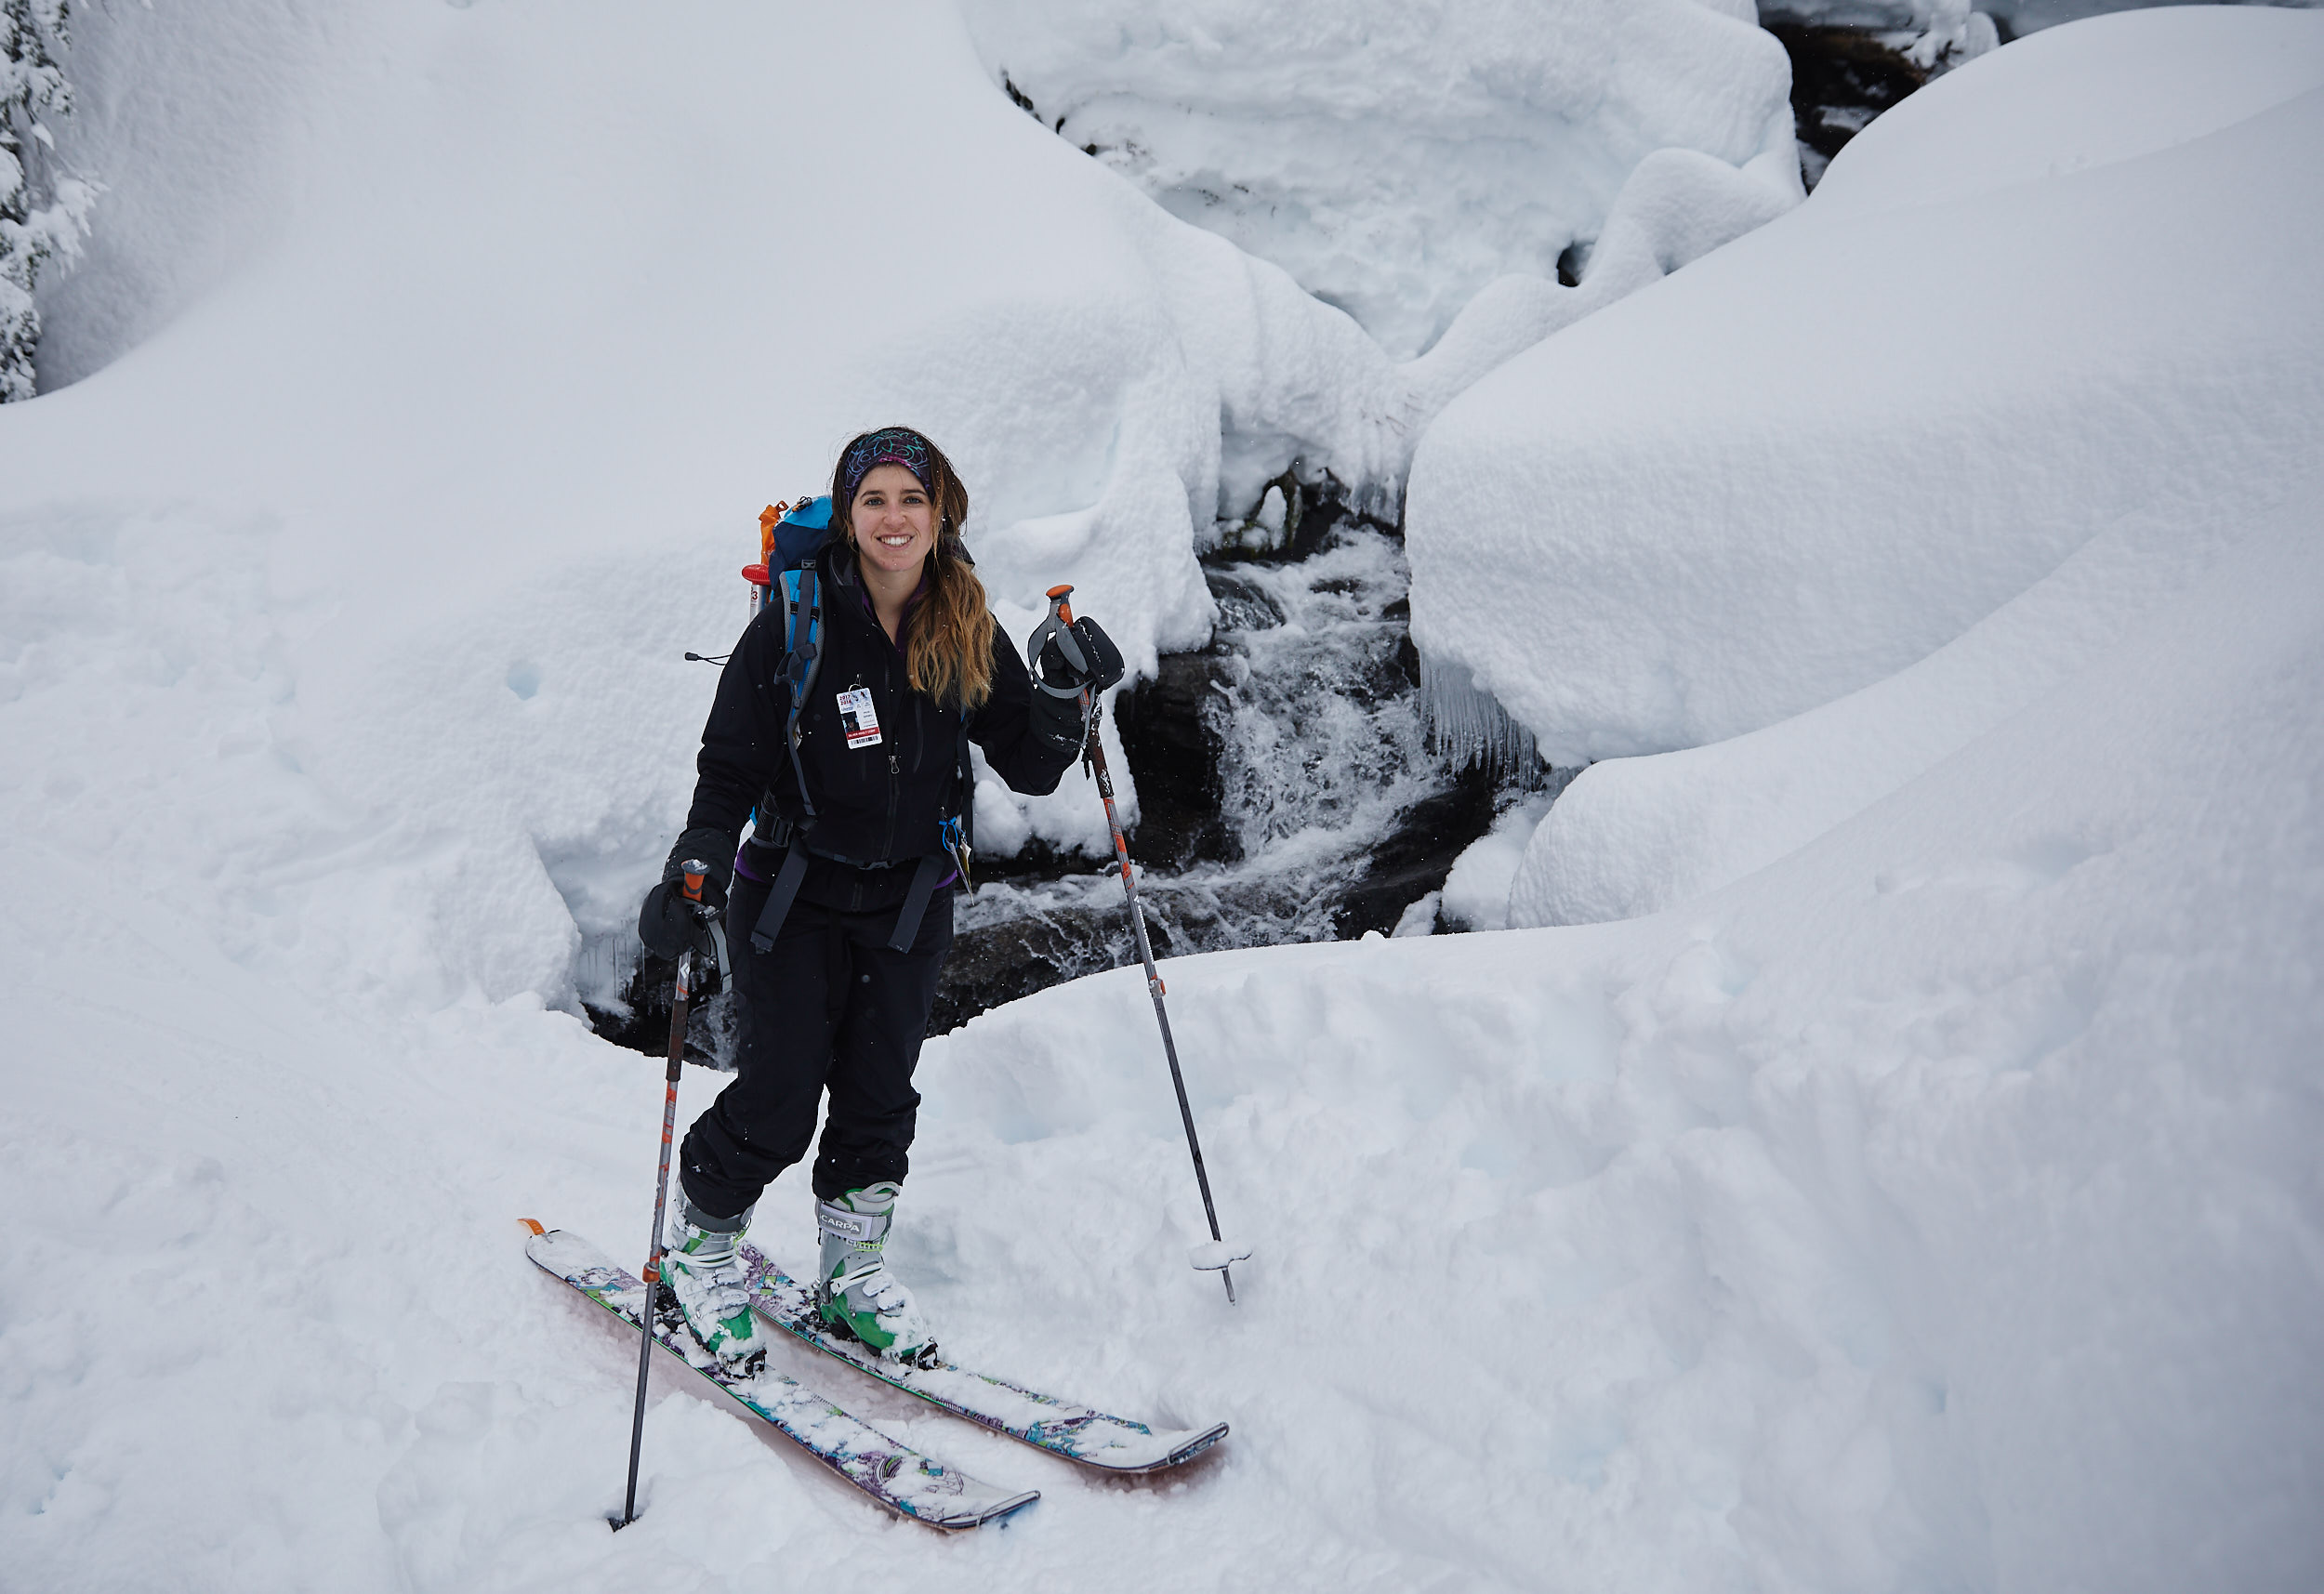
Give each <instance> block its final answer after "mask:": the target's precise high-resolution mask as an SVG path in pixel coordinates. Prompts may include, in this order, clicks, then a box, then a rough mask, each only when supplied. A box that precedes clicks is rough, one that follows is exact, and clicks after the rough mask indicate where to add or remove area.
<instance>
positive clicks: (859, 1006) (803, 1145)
mask: <svg viewBox="0 0 2324 1594" xmlns="http://www.w3.org/2000/svg"><path fill="white" fill-rule="evenodd" d="M734 887H735V889H734V893H733V897H732V899H731V900H730V901H729V902H728V905H727V918H726V922H727V941H726V944H727V951H728V954H729V956H730V957H731V959H732V962H733V968H732V970H731V974H732V981H733V993H734V1002H735V1009H736V1014H737V1017H738V1019H739V1021H740V1022H739V1026H738V1027H739V1030H740V1035H739V1044H738V1046H737V1047H736V1050H735V1059H734V1061H735V1073H734V1079H733V1083H732V1084H730V1085H728V1086H727V1087H726V1088H725V1089H724V1090H722V1091H720V1093H719V1098H718V1100H716V1101H713V1102H712V1103H711V1104H710V1107H709V1110H708V1111H707V1112H706V1113H703V1114H702V1116H701V1117H699V1118H696V1119H695V1120H694V1122H693V1127H692V1128H690V1129H688V1130H687V1131H686V1139H685V1142H684V1144H683V1145H682V1146H681V1148H680V1153H679V1161H680V1172H679V1180H680V1184H681V1185H682V1186H683V1187H684V1189H685V1192H686V1197H687V1199H688V1200H690V1201H692V1202H693V1204H694V1205H695V1206H697V1207H698V1208H700V1209H701V1210H702V1211H704V1212H706V1213H707V1214H709V1215H710V1216H712V1217H714V1218H732V1217H734V1216H736V1215H737V1214H739V1213H741V1212H743V1211H745V1210H746V1209H747V1208H748V1207H749V1206H750V1205H751V1204H752V1203H754V1202H756V1201H757V1200H758V1199H759V1192H760V1191H762V1190H764V1189H765V1188H766V1187H767V1185H768V1183H769V1182H770V1181H771V1180H772V1179H773V1178H774V1177H775V1175H777V1174H779V1173H781V1172H782V1171H783V1170H784V1169H785V1168H786V1167H789V1166H791V1165H792V1164H793V1163H795V1162H797V1161H799V1158H801V1157H803V1156H805V1155H806V1154H807V1146H808V1142H809V1141H810V1140H812V1139H813V1138H814V1133H815V1109H816V1107H817V1105H818V1104H819V1102H820V1100H821V1098H822V1097H823V1095H824V1093H825V1091H826V1090H827V1091H829V1093H830V1096H831V1105H830V1111H829V1113H828V1115H827V1116H826V1117H825V1122H824V1126H823V1145H822V1148H821V1150H820V1151H819V1152H818V1153H817V1154H816V1157H815V1172H814V1189H815V1195H816V1198H817V1199H818V1200H823V1201H833V1200H837V1199H838V1197H839V1196H841V1195H843V1194H845V1193H846V1192H848V1191H851V1190H860V1189H862V1188H863V1187H864V1186H865V1185H867V1184H877V1183H878V1182H879V1181H880V1180H882V1179H903V1178H904V1176H905V1172H906V1171H907V1169H908V1167H909V1161H908V1157H907V1153H909V1151H910V1150H911V1145H912V1130H913V1126H914V1124H915V1122H916V1120H917V1116H918V1110H919V1104H920V1098H919V1092H918V1091H916V1090H914V1089H913V1088H912V1070H913V1068H914V1067H915V1066H916V1065H917V1064H918V1062H919V1058H920V1037H921V1036H922V1035H924V1034H927V1031H928V1013H929V1009H930V1008H931V1007H933V1006H934V1005H935V1001H936V973H937V970H938V969H939V968H942V967H943V964H944V954H945V953H946V952H948V951H950V950H951V947H952V893H951V892H950V891H947V890H939V891H938V892H937V893H936V894H935V895H934V897H933V898H931V900H930V902H929V904H928V911H927V913H926V914H925V915H924V916H922V917H921V919H920V928H919V933H918V935H917V936H916V937H914V939H913V942H912V950H911V951H909V952H891V951H890V950H889V949H888V938H889V937H890V936H891V934H893V933H894V930H895V924H896V910H895V909H894V908H893V907H892V906H891V907H887V908H882V909H878V910H876V911H873V912H870V913H846V912H842V911H840V910H839V909H837V908H832V907H826V906H824V905H821V904H819V903H816V902H809V901H807V900H806V899H805V898H804V897H802V898H800V899H799V901H796V902H793V903H792V904H791V910H790V912H789V914H787V915H786V916H785V918H784V921H783V929H782V932H781V933H780V934H779V935H777V936H776V937H775V942H774V945H773V947H772V949H771V950H769V951H768V952H766V953H764V954H761V953H759V952H756V951H754V950H753V949H752V947H751V944H750V927H751V926H753V925H755V924H756V923H758V921H759V909H760V908H762V907H764V906H765V905H766V901H767V889H768V888H767V886H766V884H765V883H764V882H763V881H758V880H753V879H751V878H750V877H748V876H737V877H736V878H735V881H734Z"/></svg>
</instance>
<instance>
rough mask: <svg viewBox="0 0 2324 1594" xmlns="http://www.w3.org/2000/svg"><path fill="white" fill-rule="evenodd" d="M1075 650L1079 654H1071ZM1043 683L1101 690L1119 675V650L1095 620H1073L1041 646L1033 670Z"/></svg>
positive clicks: (1065, 689) (1069, 688)
mask: <svg viewBox="0 0 2324 1594" xmlns="http://www.w3.org/2000/svg"><path fill="white" fill-rule="evenodd" d="M1076 653H1078V654H1079V655H1080V656H1079V657H1078V658H1076V657H1075V656H1074V655H1075V654H1076ZM1036 673H1037V675H1038V677H1039V678H1040V681H1041V683H1042V684H1043V685H1044V686H1049V687H1054V688H1056V689H1057V690H1059V691H1062V692H1079V691H1080V690H1081V689H1082V688H1083V687H1087V688H1089V690H1090V691H1091V692H1103V691H1104V690H1105V689H1106V688H1107V687H1110V686H1112V685H1113V684H1114V683H1115V682H1116V681H1117V680H1119V679H1121V678H1122V651H1121V649H1119V648H1117V647H1116V646H1115V645H1114V639H1113V638H1111V637H1109V636H1107V635H1106V634H1105V633H1104V632H1103V631H1102V630H1100V629H1099V628H1098V623H1097V622H1096V621H1095V620H1091V619H1089V618H1087V617H1086V616H1085V617H1084V618H1082V619H1079V620H1076V621H1075V622H1074V623H1073V624H1072V625H1071V626H1066V627H1065V629H1064V630H1063V633H1061V634H1056V635H1052V636H1051V637H1050V639H1049V641H1048V643H1047V644H1046V645H1045V646H1043V648H1042V649H1041V656H1040V659H1039V668H1038V670H1037V672H1036Z"/></svg>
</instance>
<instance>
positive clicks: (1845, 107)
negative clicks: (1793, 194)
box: [1760, 9, 1931, 188]
mask: <svg viewBox="0 0 2324 1594" xmlns="http://www.w3.org/2000/svg"><path fill="white" fill-rule="evenodd" d="M1909 16H1910V12H1909V10H1908V9H1902V10H1900V11H1899V18H1900V20H1909ZM1760 22H1761V25H1762V26H1763V27H1764V28H1765V29H1766V30H1767V31H1768V32H1769V33H1773V34H1774V35H1775V36H1776V40H1777V41H1778V42H1780V43H1781V44H1782V46H1783V47H1784V51H1785V53H1786V54H1788V55H1789V56H1790V58H1791V115H1792V121H1793V122H1794V124H1795V125H1796V127H1797V131H1798V135H1799V139H1800V143H1801V145H1802V150H1801V152H1800V168H1801V175H1802V177H1803V178H1805V179H1806V181H1807V186H1808V187H1810V188H1814V187H1815V186H1816V182H1817V181H1818V180H1819V179H1820V178H1822V177H1823V175H1824V168H1825V167H1826V166H1827V165H1830V164H1831V158H1832V157H1833V156H1834V155H1837V154H1838V153H1840V151H1841V150H1842V149H1843V148H1844V147H1845V146H1846V145H1847V142H1848V140H1849V139H1851V138H1855V136H1856V135H1857V134H1858V133H1860V132H1862V131H1863V130H1864V129H1865V127H1866V125H1868V124H1869V123H1870V122H1871V120H1872V119H1873V118H1874V117H1875V116H1878V115H1879V114H1880V113H1881V112H1883V111H1886V110H1887V109H1889V108H1890V107H1891V106H1893V105H1895V104H1896V103H1897V102H1898V101H1899V100H1901V99H1904V98H1905V97H1906V96H1907V95H1909V94H1911V93H1912V92H1913V91H1914V90H1915V89H1917V88H1920V87H1921V86H1924V85H1925V84H1927V82H1928V81H1929V78H1930V75H1931V73H1930V71H1929V69H1928V68H1926V67H1923V66H1919V65H1916V64H1915V63H1914V62H1913V61H1911V60H1910V59H1907V57H1906V56H1905V54H1904V46H1905V45H1906V44H1908V42H1909V41H1910V40H1911V38H1912V33H1911V31H1910V30H1909V29H1905V30H1904V31H1902V32H1898V31H1894V30H1893V29H1883V28H1882V27H1879V26H1850V27H1835V26H1832V25H1830V24H1829V23H1825V22H1820V21H1817V22H1812V21H1809V20H1807V19H1805V18H1803V17H1801V16H1798V15H1796V14H1788V13H1785V12H1783V11H1779V10H1771V11H1768V12H1765V13H1763V15H1762V17H1761V19H1760Z"/></svg>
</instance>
